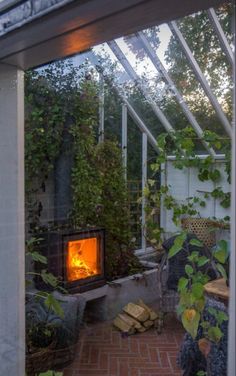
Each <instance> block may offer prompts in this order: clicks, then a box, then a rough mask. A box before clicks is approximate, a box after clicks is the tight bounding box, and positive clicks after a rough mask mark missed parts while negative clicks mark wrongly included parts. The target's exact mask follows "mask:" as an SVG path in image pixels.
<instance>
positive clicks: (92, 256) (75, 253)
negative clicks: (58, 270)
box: [66, 237, 101, 282]
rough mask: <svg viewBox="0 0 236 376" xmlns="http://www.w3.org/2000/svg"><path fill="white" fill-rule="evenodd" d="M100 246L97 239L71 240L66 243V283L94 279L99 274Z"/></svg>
mask: <svg viewBox="0 0 236 376" xmlns="http://www.w3.org/2000/svg"><path fill="white" fill-rule="evenodd" d="M99 252H100V246H99V239H98V238H97V237H91V238H87V239H79V240H71V241H68V243H67V255H66V272H67V281H68V282H73V281H78V280H80V279H85V278H90V277H95V276H97V275H100V274H101V265H100V260H101V257H100V255H99Z"/></svg>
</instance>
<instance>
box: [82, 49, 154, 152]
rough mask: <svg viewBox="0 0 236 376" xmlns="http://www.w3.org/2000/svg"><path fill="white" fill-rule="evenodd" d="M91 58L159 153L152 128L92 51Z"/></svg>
mask: <svg viewBox="0 0 236 376" xmlns="http://www.w3.org/2000/svg"><path fill="white" fill-rule="evenodd" d="M89 60H90V61H91V62H92V63H93V64H94V65H95V67H96V69H97V70H98V71H99V73H101V74H102V75H103V77H104V80H105V81H107V82H108V83H109V85H110V86H112V87H113V89H114V90H115V91H116V93H117V95H118V96H119V97H120V98H121V99H122V102H123V103H124V104H125V105H126V106H127V110H128V112H129V114H130V116H131V117H132V119H133V120H134V121H135V123H136V124H137V126H138V127H139V129H140V131H141V132H142V133H145V134H146V135H147V138H148V141H149V143H150V145H152V147H153V148H154V150H155V151H156V152H157V153H159V148H158V144H157V141H156V139H155V137H154V136H153V134H152V133H151V132H150V130H149V129H148V127H147V126H146V124H145V123H144V121H143V120H142V119H141V118H140V117H139V115H138V114H137V112H136V111H135V109H134V108H133V106H132V105H131V104H130V102H129V101H128V99H126V97H125V95H124V93H122V90H121V89H120V88H118V86H116V85H114V84H113V83H112V82H111V80H110V79H109V77H107V76H106V75H105V74H104V72H103V70H102V71H101V64H99V61H98V58H97V56H96V55H95V54H94V53H90V57H89ZM99 68H100V69H99Z"/></svg>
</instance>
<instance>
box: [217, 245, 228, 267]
mask: <svg viewBox="0 0 236 376" xmlns="http://www.w3.org/2000/svg"><path fill="white" fill-rule="evenodd" d="M214 257H215V259H216V260H217V261H219V262H220V263H221V264H224V263H225V262H226V260H227V258H228V252H227V251H225V250H224V249H217V250H216V251H215V252H214Z"/></svg>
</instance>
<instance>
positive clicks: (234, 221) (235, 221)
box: [227, 4, 236, 376]
mask: <svg viewBox="0 0 236 376" xmlns="http://www.w3.org/2000/svg"><path fill="white" fill-rule="evenodd" d="M233 20H234V21H233V22H234V42H236V22H235V4H234V18H233ZM235 85H236V67H235V56H234V106H233V108H234V113H233V124H232V125H233V126H232V177H231V187H232V191H231V226H230V232H231V233H230V237H231V246H230V301H229V331H228V336H229V339H228V372H227V374H228V376H235V375H236V367H235V341H236V333H235V330H236V328H235V320H236V316H235V315H236V314H235V309H236V307H235V300H236V289H235V283H236V280H235V265H236V259H235V252H236V228H235V227H236V171H235V169H236V124H235V123H236V114H235V112H236V87H235Z"/></svg>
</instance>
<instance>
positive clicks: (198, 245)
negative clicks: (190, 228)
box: [189, 239, 203, 247]
mask: <svg viewBox="0 0 236 376" xmlns="http://www.w3.org/2000/svg"><path fill="white" fill-rule="evenodd" d="M189 244H191V245H195V246H196V247H202V246H203V243H202V242H200V240H198V239H191V240H190V242H189Z"/></svg>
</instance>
